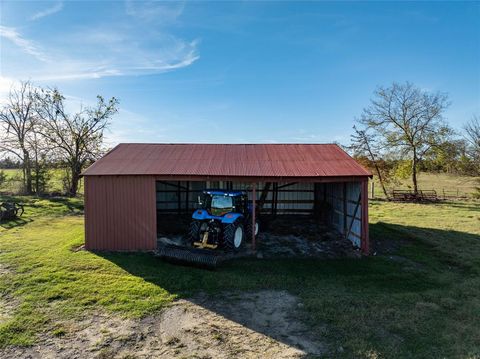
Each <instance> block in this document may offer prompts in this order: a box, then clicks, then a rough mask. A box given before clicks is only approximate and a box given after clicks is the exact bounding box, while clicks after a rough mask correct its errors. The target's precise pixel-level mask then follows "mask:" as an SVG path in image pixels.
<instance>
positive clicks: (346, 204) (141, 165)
mask: <svg viewBox="0 0 480 359" xmlns="http://www.w3.org/2000/svg"><path fill="white" fill-rule="evenodd" d="M83 176H84V179H85V244H86V248H87V249H90V250H109V251H149V250H155V248H156V243H157V231H158V228H157V216H158V215H159V214H162V213H166V212H171V213H172V212H173V213H178V214H186V213H191V212H193V210H194V208H195V203H196V201H197V196H198V195H199V193H201V191H202V190H203V189H205V188H220V189H242V190H246V191H248V193H249V197H250V199H251V200H254V201H259V200H261V202H262V209H261V210H262V213H268V214H271V215H281V214H298V215H301V214H310V215H315V216H316V215H318V216H323V217H322V218H327V220H328V222H329V224H330V225H331V226H332V227H334V228H335V229H336V230H338V232H340V233H341V234H342V235H343V236H345V238H348V239H349V240H350V241H352V242H353V243H354V244H355V245H356V246H358V247H359V248H361V249H362V251H363V252H364V253H368V250H369V240H368V196H367V192H368V179H369V177H371V173H370V172H369V171H367V170H366V169H365V168H363V167H362V166H361V165H359V164H358V163H357V162H356V161H355V160H354V159H353V158H351V157H350V156H349V155H348V154H347V153H346V152H344V151H343V150H342V149H341V148H340V147H339V146H337V145H335V144H120V145H118V146H116V147H115V148H114V149H113V150H111V151H110V152H109V153H107V154H106V155H105V156H104V157H103V158H101V159H100V160H98V161H97V162H95V163H94V164H93V165H92V166H90V167H89V168H88V169H87V170H86V171H85V172H84V173H83ZM325 204H328V208H330V210H329V213H328V216H325V213H323V214H322V213H321V212H322V210H323V209H324V208H325Z"/></svg>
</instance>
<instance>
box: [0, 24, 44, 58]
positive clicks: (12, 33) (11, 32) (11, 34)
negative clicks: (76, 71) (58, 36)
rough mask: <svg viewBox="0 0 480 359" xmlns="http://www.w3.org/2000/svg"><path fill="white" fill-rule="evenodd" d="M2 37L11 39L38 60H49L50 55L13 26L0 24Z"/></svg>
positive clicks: (0, 35)
mask: <svg viewBox="0 0 480 359" xmlns="http://www.w3.org/2000/svg"><path fill="white" fill-rule="evenodd" d="M0 37H3V38H5V39H7V40H10V41H11V42H12V43H14V44H15V45H16V46H18V47H19V48H20V49H21V50H22V51H23V52H25V53H27V54H29V55H31V56H33V57H35V58H36V59H37V60H40V61H43V62H49V61H50V60H49V58H48V56H47V55H46V54H45V53H44V52H43V51H41V50H40V49H39V48H38V45H36V44H35V43H34V42H33V41H30V40H27V39H25V38H24V37H22V35H20V33H19V32H18V31H17V30H15V29H14V28H12V27H7V26H2V25H0Z"/></svg>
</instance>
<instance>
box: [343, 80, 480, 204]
mask: <svg viewBox="0 0 480 359" xmlns="http://www.w3.org/2000/svg"><path fill="white" fill-rule="evenodd" d="M449 104H450V102H449V100H448V96H447V95H446V94H443V93H440V92H435V93H431V92H429V91H426V90H422V89H420V88H419V87H417V86H415V85H413V84H411V83H409V82H407V83H404V84H399V83H393V84H392V85H391V86H389V87H379V88H377V90H376V91H375V92H374V94H373V97H372V99H371V102H370V105H369V106H367V107H366V108H365V109H364V110H363V112H362V114H361V116H360V117H359V118H358V119H356V121H355V122H356V124H355V125H354V127H353V130H354V133H353V135H352V137H351V143H350V146H349V149H350V150H351V151H352V152H353V155H354V157H356V158H357V159H358V160H359V161H361V162H363V163H364V164H365V165H366V166H368V167H369V168H371V170H372V171H373V173H374V174H375V175H376V176H377V178H378V179H379V182H380V186H381V187H382V190H383V192H384V194H385V196H386V197H387V198H388V197H389V195H388V192H387V189H386V188H387V185H388V184H389V183H391V182H394V181H395V180H397V179H398V178H399V177H400V178H404V177H406V176H408V177H410V178H411V181H412V188H413V192H414V193H415V194H418V191H419V188H418V173H419V171H430V172H447V173H456V174H462V175H469V176H480V118H479V117H478V116H476V115H474V116H473V117H472V118H471V119H470V120H469V121H467V122H466V123H465V124H464V126H463V131H461V132H458V131H455V130H453V129H452V127H451V126H450V125H449V124H448V122H447V121H446V120H445V118H444V112H445V110H446V108H447V107H448V106H449Z"/></svg>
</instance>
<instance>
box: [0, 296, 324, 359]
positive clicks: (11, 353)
mask: <svg viewBox="0 0 480 359" xmlns="http://www.w3.org/2000/svg"><path fill="white" fill-rule="evenodd" d="M301 307H302V304H301V302H300V301H299V300H298V299H297V298H296V297H294V296H292V295H290V294H289V293H287V292H285V291H261V292H254V293H240V294H226V295H222V296H221V297H217V298H215V299H214V300H212V299H211V298H209V297H207V296H198V297H196V298H195V299H193V300H179V301H176V302H175V303H174V304H173V305H172V306H171V307H169V308H167V309H165V310H164V311H163V312H162V313H160V314H158V315H155V316H149V317H146V318H143V319H139V320H132V319H122V318H119V317H115V316H112V315H106V314H98V315H94V316H90V317H88V318H83V319H82V320H79V321H72V322H68V323H61V324H62V326H63V327H64V328H65V329H66V334H65V335H64V336H62V337H54V336H53V335H48V336H47V335H42V336H41V338H40V340H39V342H38V344H37V345H35V346H33V347H29V348H14V347H11V348H7V349H5V350H3V351H0V357H2V358H205V359H206V358H302V357H305V356H307V355H313V356H315V355H321V354H325V353H326V344H325V343H324V342H323V341H321V340H319V339H318V338H315V337H314V336H313V335H312V334H311V332H310V330H309V329H308V328H307V327H306V326H305V325H304V324H303V323H302V321H301V319H300V317H301V311H302V309H301Z"/></svg>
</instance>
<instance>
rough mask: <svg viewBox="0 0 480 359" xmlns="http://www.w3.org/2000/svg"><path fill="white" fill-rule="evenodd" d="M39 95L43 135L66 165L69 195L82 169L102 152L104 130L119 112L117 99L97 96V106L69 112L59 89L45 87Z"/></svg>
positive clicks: (71, 194) (74, 187) (71, 193)
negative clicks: (107, 99)
mask: <svg viewBox="0 0 480 359" xmlns="http://www.w3.org/2000/svg"><path fill="white" fill-rule="evenodd" d="M37 98H38V106H37V108H36V111H37V113H38V115H39V117H40V118H41V132H42V135H43V136H44V138H45V139H46V140H47V142H49V143H50V146H51V148H52V150H54V151H55V153H56V155H57V156H58V159H59V160H61V161H63V162H64V163H65V164H66V166H67V168H68V175H67V176H66V179H67V182H68V188H67V191H68V194H69V195H70V196H76V195H77V193H78V187H79V181H80V175H81V173H82V170H83V168H84V167H85V165H86V164H87V163H88V162H89V161H94V160H96V159H98V158H99V157H100V156H101V155H102V153H103V147H102V146H103V133H104V131H105V129H106V128H107V127H108V126H109V120H110V118H111V117H112V116H113V115H114V114H115V113H116V112H117V106H118V100H117V99H116V98H114V97H113V98H111V99H110V100H109V101H108V102H106V101H105V100H104V99H103V97H101V96H97V104H96V105H95V106H93V107H82V108H81V109H80V111H78V112H76V113H73V114H70V113H67V112H66V110H65V104H64V101H65V97H64V96H62V94H61V93H60V92H59V91H58V89H51V90H42V91H41V92H40V93H39V94H38V96H37Z"/></svg>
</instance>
